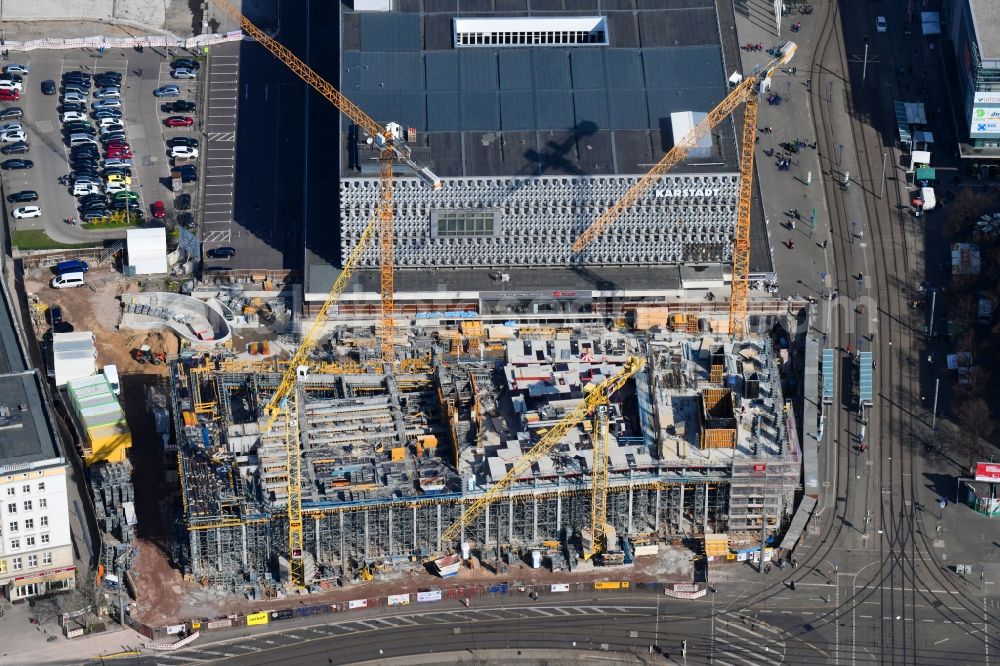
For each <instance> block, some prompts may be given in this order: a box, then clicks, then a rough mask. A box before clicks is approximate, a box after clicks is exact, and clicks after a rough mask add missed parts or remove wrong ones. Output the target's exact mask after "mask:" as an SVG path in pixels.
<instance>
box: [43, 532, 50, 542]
mask: <svg viewBox="0 0 1000 666" xmlns="http://www.w3.org/2000/svg"><path fill="white" fill-rule="evenodd" d="M48 542H49V533H48V532H46V533H45V534H43V535H42V543H48Z"/></svg>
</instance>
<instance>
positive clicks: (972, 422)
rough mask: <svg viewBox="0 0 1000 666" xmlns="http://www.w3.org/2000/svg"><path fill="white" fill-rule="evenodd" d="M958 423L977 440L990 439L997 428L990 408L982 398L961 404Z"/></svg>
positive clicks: (970, 399)
mask: <svg viewBox="0 0 1000 666" xmlns="http://www.w3.org/2000/svg"><path fill="white" fill-rule="evenodd" d="M959 409H961V412H960V413H959V415H958V423H959V425H961V426H962V430H964V431H965V432H967V433H969V434H970V435H972V437H974V438H975V439H989V437H990V435H991V434H993V431H994V429H995V428H996V426H995V425H994V423H993V415H992V414H990V407H989V405H987V404H986V401H985V400H983V399H982V398H969V399H968V400H965V401H964V402H962V403H961V407H960V408H959Z"/></svg>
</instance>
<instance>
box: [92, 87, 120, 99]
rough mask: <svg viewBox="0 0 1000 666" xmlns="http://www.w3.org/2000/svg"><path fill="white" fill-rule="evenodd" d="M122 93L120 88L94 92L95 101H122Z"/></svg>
mask: <svg viewBox="0 0 1000 666" xmlns="http://www.w3.org/2000/svg"><path fill="white" fill-rule="evenodd" d="M121 96H122V92H121V91H120V90H118V88H101V89H100V90H97V91H95V92H94V99H120V98H121Z"/></svg>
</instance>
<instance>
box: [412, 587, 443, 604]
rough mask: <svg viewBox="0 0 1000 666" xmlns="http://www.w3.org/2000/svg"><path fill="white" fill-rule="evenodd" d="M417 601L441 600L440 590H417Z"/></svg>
mask: <svg viewBox="0 0 1000 666" xmlns="http://www.w3.org/2000/svg"><path fill="white" fill-rule="evenodd" d="M417 601H418V602H424V601H441V590H430V591H428V592H417Z"/></svg>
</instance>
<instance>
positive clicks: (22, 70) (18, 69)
mask: <svg viewBox="0 0 1000 666" xmlns="http://www.w3.org/2000/svg"><path fill="white" fill-rule="evenodd" d="M3 71H4V74H28V73H30V72H31V69H30V68H29V67H28V66H27V65H18V64H17V63H13V62H12V63H11V64H9V65H7V66H6V67H4V68H3Z"/></svg>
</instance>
